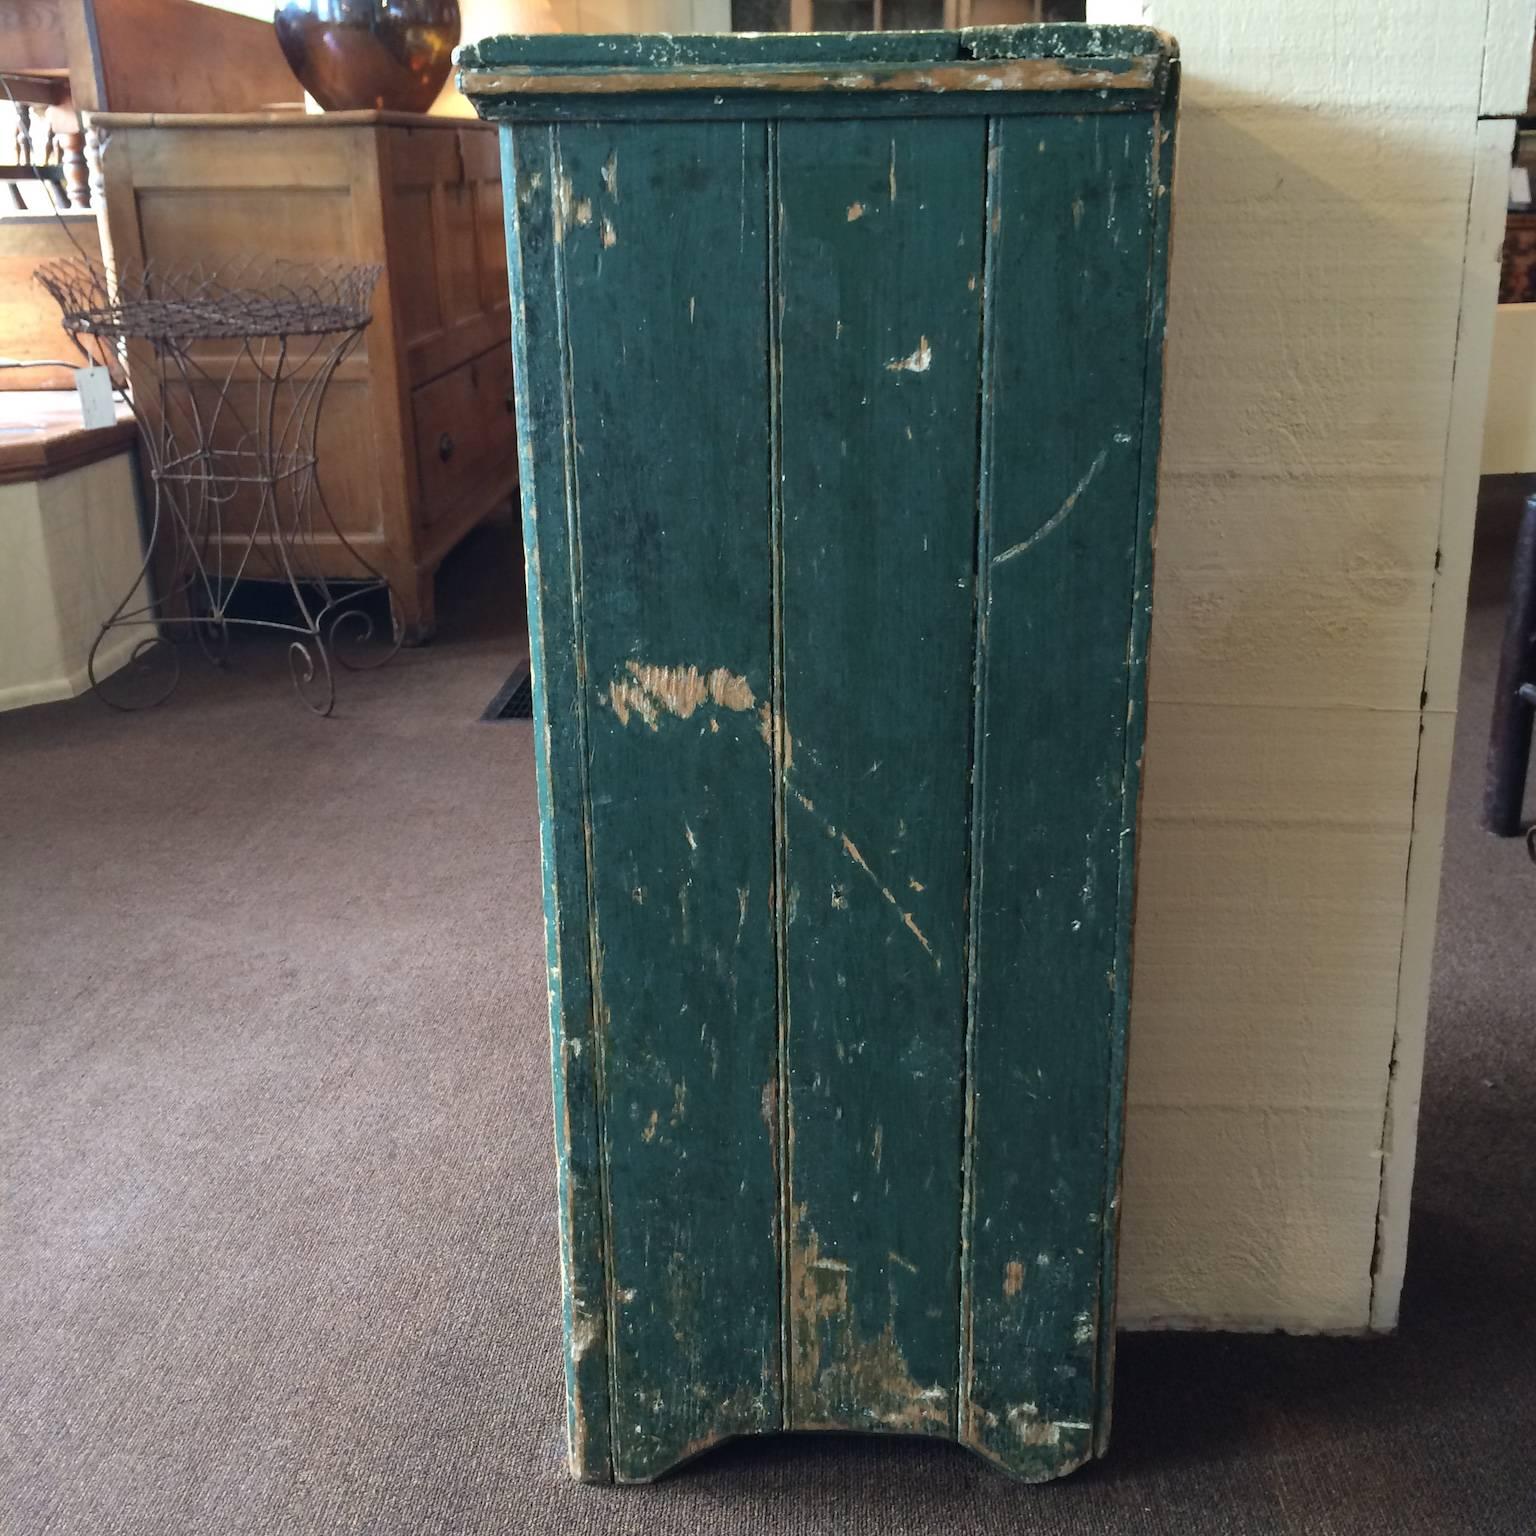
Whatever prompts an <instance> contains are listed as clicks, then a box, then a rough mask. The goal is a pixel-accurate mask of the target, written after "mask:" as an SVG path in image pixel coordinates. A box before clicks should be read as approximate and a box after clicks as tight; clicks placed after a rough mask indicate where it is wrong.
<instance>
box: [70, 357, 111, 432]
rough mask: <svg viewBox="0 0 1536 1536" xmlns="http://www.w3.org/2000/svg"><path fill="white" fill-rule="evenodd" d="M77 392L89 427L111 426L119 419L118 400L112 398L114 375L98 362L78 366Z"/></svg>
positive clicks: (75, 373) (83, 416) (83, 417)
mask: <svg viewBox="0 0 1536 1536" xmlns="http://www.w3.org/2000/svg"><path fill="white" fill-rule="evenodd" d="M74 375H75V393H76V394H77V395H79V397H80V415H81V418H82V419H83V420H84V422H85V425H86V427H87V428H91V427H110V426H112V425H113V423H115V422H116V420H117V401H116V400H114V399H113V398H112V375H111V373H110V372H108V370H107V369H105V368H103V367H101V365H100V364H96V365H95V366H93V367H90V368H76V369H75V370H74Z"/></svg>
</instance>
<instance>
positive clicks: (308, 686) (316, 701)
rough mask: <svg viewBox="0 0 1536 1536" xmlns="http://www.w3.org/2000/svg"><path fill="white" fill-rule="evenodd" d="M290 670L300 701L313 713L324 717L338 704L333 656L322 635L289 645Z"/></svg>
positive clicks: (294, 689)
mask: <svg viewBox="0 0 1536 1536" xmlns="http://www.w3.org/2000/svg"><path fill="white" fill-rule="evenodd" d="M288 672H289V675H290V676H291V677H292V679H293V691H294V692H295V693H296V694H298V696H299V702H300V703H301V704H302V705H303V706H304V707H305V709H307V710H309V711H310V713H311V714H316V715H319V716H320V718H321V719H322V720H323V719H325V718H326V717H327V716H329V714H330V713H331V711H332V710H333V709H335V707H336V674H335V673H334V672H333V671H332V670H331V658H330V655H329V654H328V652H327V649H326V645H325V642H324V641H323V640H322V639H321V638H320V636H319V635H311V636H308V637H307V638H305V639H303V640H292V641H290V642H289V644H288Z"/></svg>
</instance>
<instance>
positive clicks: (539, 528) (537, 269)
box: [501, 126, 613, 1482]
mask: <svg viewBox="0 0 1536 1536" xmlns="http://www.w3.org/2000/svg"><path fill="white" fill-rule="evenodd" d="M501 142H502V164H503V167H504V172H503V175H504V188H503V199H502V201H503V204H504V207H505V211H506V219H507V258H508V261H509V263H510V270H511V279H512V281H511V289H512V296H513V303H512V358H513V372H514V380H515V385H514V387H515V388H516V391H517V397H518V420H519V422H520V423H521V425H522V431H521V432H520V433H519V435H518V467H519V471H520V473H519V479H520V481H521V486H522V506H523V548H524V552H525V573H526V577H527V587H528V644H529V651H530V654H531V660H532V671H533V697H534V733H535V734H534V745H535V752H534V759H535V762H536V764H537V771H538V795H539V848H540V857H541V861H542V868H543V883H544V942H545V961H546V966H547V975H548V987H549V1020H550V1048H551V1064H552V1069H553V1077H554V1112H555V1158H556V1169H557V1174H558V1183H559V1216H560V1268H561V1275H562V1279H563V1286H562V1291H563V1298H562V1300H563V1308H564V1319H563V1321H564V1332H565V1374H566V1434H567V1444H568V1449H569V1464H570V1470H571V1475H572V1476H573V1477H577V1478H580V1479H582V1480H583V1481H586V1482H605V1481H608V1480H610V1479H611V1478H612V1476H613V1465H612V1458H611V1446H610V1435H609V1384H608V1383H609V1372H608V1353H609V1338H608V1305H607V1278H606V1240H605V1234H604V1228H603V1219H602V1213H603V1210H604V1207H605V1204H606V1199H607V1195H606V1190H605V1188H604V1180H603V1167H602V1134H601V1126H600V1104H599V1083H598V1078H597V1065H598V1052H597V1042H596V1030H595V1020H594V1017H593V998H592V989H591V979H590V977H591V971H590V947H589V946H590V931H589V926H588V920H587V913H588V890H587V855H586V838H585V826H586V798H587V786H586V771H585V769H586V760H587V750H586V731H585V709H584V707H583V705H584V700H583V696H582V688H581V684H580V681H579V678H580V655H581V648H580V643H579V639H578V633H577V623H578V617H579V607H578V594H577V586H576V580H575V575H576V570H575V563H574V559H573V537H572V528H571V523H570V518H571V513H572V511H573V510H574V496H573V489H574V488H573V485H572V483H571V476H570V464H569V455H568V453H567V447H568V436H567V432H566V427H565V419H566V380H565V341H564V337H563V335H562V316H561V312H560V309H559V306H558V305H557V304H556V303H555V302H553V299H554V296H555V294H556V291H557V289H556V274H555V256H556V251H555V241H554V219H553V204H552V199H551V188H552V187H553V185H554V177H553V175H552V168H553V164H554V159H553V152H552V140H551V134H550V131H549V130H548V129H546V128H542V127H530V128H522V127H511V126H506V127H503V128H502V129H501Z"/></svg>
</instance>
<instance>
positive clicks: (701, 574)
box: [503, 61, 1171, 1481]
mask: <svg viewBox="0 0 1536 1536" xmlns="http://www.w3.org/2000/svg"><path fill="white" fill-rule="evenodd" d="M1162 62H1165V61H1160V65H1161V63H1162ZM813 99H814V98H813ZM1036 100H1037V98H1035V97H1034V96H1032V95H1031V94H1029V93H1027V92H1022V91H1001V92H999V93H998V99H997V110H996V111H994V112H992V113H990V114H976V113H971V112H957V113H954V114H951V115H945V114H942V113H941V114H936V115H928V116H924V117H921V118H918V117H915V116H914V117H909V118H901V117H899V116H896V117H893V116H890V115H873V116H865V115H864V114H862V113H861V112H859V111H857V110H850V109H848V108H846V107H840V108H838V109H837V110H836V112H835V114H833V113H832V109H831V108H830V107H825V108H824V114H826V115H824V116H823V117H822V118H820V119H816V118H808V117H806V116H803V115H796V114H787V113H786V114H783V115H780V116H772V115H770V116H768V117H766V118H764V117H758V116H752V117H747V116H743V115H741V114H733V113H732V111H731V110H730V109H729V107H728V105H727V104H722V105H721V107H720V109H719V111H718V113H717V115H716V117H715V118H714V119H713V120H709V119H707V118H699V117H697V116H694V117H689V118H686V119H682V120H675V121H667V120H663V119H660V118H648V119H645V120H641V121H627V122H626V121H622V120H619V119H617V118H613V117H607V116H605V117H603V118H602V119H601V120H597V121H585V122H576V121H565V120H551V121H546V122H539V123H535V122H528V121H524V120H521V119H519V120H518V121H516V122H515V123H513V124H510V125H508V126H507V127H505V128H504V130H503V134H504V137H503V152H504V163H505V165H506V175H507V199H506V200H507V203H508V206H509V207H510V208H511V209H512V223H511V239H510V245H511V247H512V251H513V258H512V264H513V265H512V270H513V289H514V315H513V329H514V336H515V342H516V348H517V364H518V366H517V373H518V377H519V411H520V426H521V428H522V434H523V438H524V446H523V454H524V464H523V484H524V513H525V519H526V529H527V539H528V548H529V565H528V578H529V588H530V593H529V596H530V615H531V616H532V622H533V628H534V630H535V636H534V650H535V675H536V678H537V679H538V688H537V712H538V719H539V726H538V728H539V731H540V734H541V752H540V793H541V807H542V813H543V816H544V849H545V859H546V866H545V868H546V894H547V911H548V916H549V923H550V967H551V1011H552V1022H553V1032H554V1052H555V1056H554V1060H555V1076H556V1113H557V1142H558V1146H559V1155H560V1177H561V1219H562V1248H563V1254H564V1260H565V1274H566V1292H567V1295H566V1305H567V1356H568V1359H567V1364H568V1370H569V1377H568V1379H569V1383H570V1388H571V1392H570V1414H571V1418H570V1423H571V1457H572V1470H573V1472H574V1473H575V1474H576V1475H577V1476H580V1477H585V1478H590V1479H607V1478H610V1477H612V1478H617V1479H618V1480H620V1481H633V1480H638V1479H646V1478H651V1477H654V1476H656V1475H658V1474H659V1473H661V1472H663V1471H665V1470H666V1469H667V1468H668V1467H670V1466H672V1465H674V1464H676V1463H677V1462H679V1461H681V1460H683V1459H685V1458H687V1457H688V1456H691V1455H693V1454H695V1453H696V1452H698V1451H699V1450H701V1449H703V1448H704V1447H706V1446H708V1445H710V1444H712V1443H714V1442H715V1441H717V1440H719V1439H722V1438H725V1437H727V1436H730V1435H736V1434H742V1433H751V1432H761V1431H769V1430H777V1429H817V1428H819V1429H867V1430H882V1431H897V1432H905V1433H917V1434H937V1435H942V1436H948V1437H952V1438H956V1439H959V1440H961V1441H962V1442H963V1443H965V1444H968V1445H970V1446H971V1447H972V1448H974V1449H976V1450H978V1451H980V1452H981V1453H982V1454H984V1455H986V1456H987V1457H989V1458H990V1459H992V1460H994V1461H996V1462H997V1463H999V1464H1000V1465H1002V1466H1003V1467H1005V1468H1006V1469H1007V1470H1009V1471H1011V1472H1013V1473H1015V1474H1017V1475H1020V1476H1022V1477H1026V1478H1031V1479H1039V1478H1044V1477H1049V1476H1054V1475H1057V1474H1059V1473H1061V1472H1064V1471H1067V1470H1070V1469H1071V1468H1072V1467H1073V1466H1075V1465H1077V1464H1079V1463H1080V1462H1081V1461H1083V1460H1085V1459H1086V1458H1087V1457H1089V1456H1090V1455H1092V1454H1094V1452H1095V1451H1096V1450H1097V1449H1099V1448H1101V1447H1102V1444H1103V1441H1104V1437H1105V1433H1106V1430H1107V1408H1108V1371H1109V1358H1110V1344H1111V1339H1112V1317H1113V1310H1112V1309H1113V1272H1114V1227H1115V1215H1116V1205H1117V1201H1116V1195H1117V1189H1118V1183H1117V1180H1118V1165H1119V1145H1120V1126H1119V1116H1120V1111H1121V1104H1122V1091H1121V1077H1122V1074H1123V1069H1124V1059H1125V1058H1124V1032H1125V1021H1126V1007H1127V997H1128V979H1129V964H1128V948H1129V926H1130V901H1131V880H1130V872H1131V868H1132V857H1133V848H1132V843H1133V835H1134V830H1135V807H1136V789H1137V786H1138V784H1139V776H1138V768H1139V752H1140V742H1141V733H1142V727H1143V709H1142V701H1143V697H1144V681H1143V673H1144V656H1145V648H1146V632H1147V630H1146V616H1147V606H1148V591H1149V556H1150V520H1151V512H1152V506H1153V487H1154V478H1155V464H1156V441H1157V398H1158V397H1157V390H1156V387H1155V386H1156V378H1157V374H1158V372H1159V369H1160V359H1161V350H1160V349H1161V324H1162V308H1161V302H1160V295H1161V289H1162V283H1163V265H1164V253H1165V242H1166V205H1167V199H1166V184H1167V183H1166V178H1167V175H1168V171H1169V169H1170V156H1171V138H1170V137H1169V136H1168V135H1167V134H1166V133H1165V131H1164V130H1165V128H1166V126H1167V119H1166V118H1164V117H1162V116H1160V115H1159V114H1158V113H1155V112H1128V111H1123V110H1114V109H1112V108H1111V106H1110V104H1109V102H1108V101H1107V100H1106V99H1104V98H1093V97H1088V98H1086V100H1087V101H1088V102H1090V103H1092V104H1093V107H1092V110H1088V111H1085V112H1084V113H1082V114H1081V115H1077V116H1074V115H1072V114H1066V113H1062V112H1059V111H1040V112H1035V111H1032V110H1030V108H1031V105H1032V103H1034V102H1035V101H1036ZM554 117H555V118H557V119H558V114H555V115H554Z"/></svg>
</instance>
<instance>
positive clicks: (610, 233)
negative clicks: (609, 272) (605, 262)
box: [602, 213, 619, 250]
mask: <svg viewBox="0 0 1536 1536" xmlns="http://www.w3.org/2000/svg"><path fill="white" fill-rule="evenodd" d="M602 241H603V249H604V250H611V249H612V248H613V247H614V246H616V245H617V244H618V243H619V237H618V234H617V232H616V231H615V230H614V227H613V220H612V219H610V218H609V217H608V215H607V214H606V213H605V214H604V215H603V224H602Z"/></svg>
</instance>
